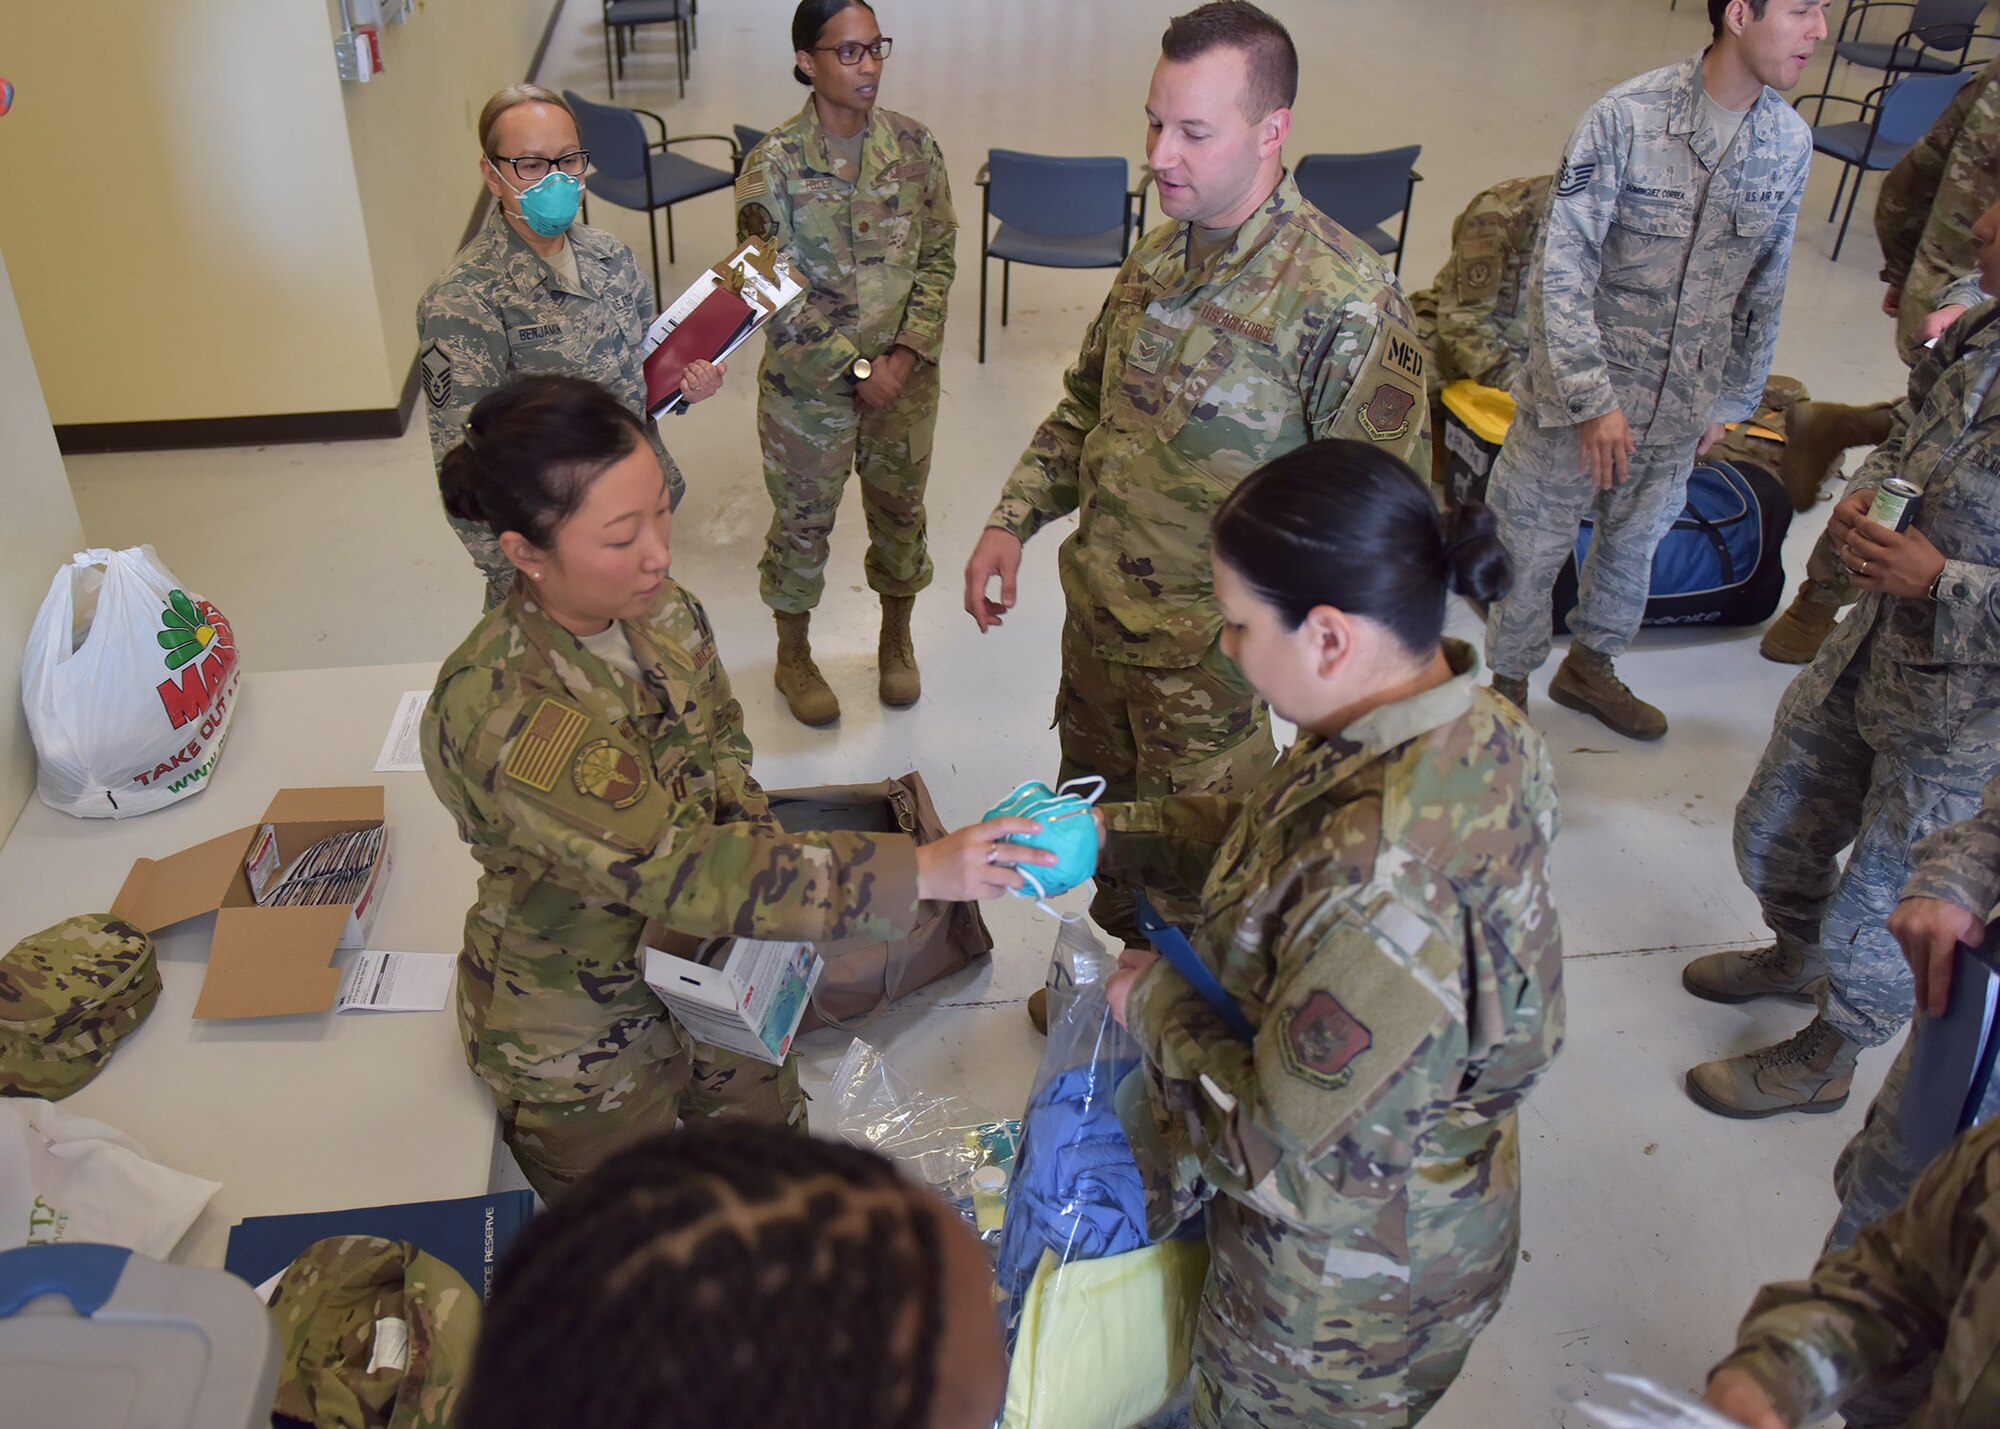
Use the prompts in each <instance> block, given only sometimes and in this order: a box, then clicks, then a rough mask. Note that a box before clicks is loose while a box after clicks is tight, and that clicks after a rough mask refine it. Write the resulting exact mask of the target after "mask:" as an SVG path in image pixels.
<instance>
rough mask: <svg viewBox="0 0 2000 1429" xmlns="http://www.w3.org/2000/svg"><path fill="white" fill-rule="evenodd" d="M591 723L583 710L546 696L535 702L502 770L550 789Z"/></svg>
mask: <svg viewBox="0 0 2000 1429" xmlns="http://www.w3.org/2000/svg"><path fill="white" fill-rule="evenodd" d="M589 725H590V721H589V720H588V719H587V718H585V716H584V713H583V711H581V710H578V709H572V708H571V707H570V706H568V705H566V704H564V703H563V702H562V701H561V700H558V699H555V698H553V697H549V698H544V699H543V701H542V702H541V703H540V704H539V705H537V706H535V713H534V715H533V717H531V718H530V719H529V720H528V727H527V728H526V729H524V730H522V731H521V734H520V737H519V738H517V739H516V740H515V741H514V747H513V749H511V750H509V751H508V754H507V762H506V763H505V764H504V765H502V766H501V770H502V772H503V773H505V774H506V776H507V777H508V778H509V779H512V780H513V781H514V782H515V783H517V784H525V785H527V786H528V787H529V788H530V789H534V790H538V791H539V792H541V793H544V794H546V793H548V792H549V791H550V790H551V789H553V788H555V787H556V776H557V775H559V774H561V773H562V771H563V768H564V766H565V765H566V764H567V763H568V762H569V757H570V754H571V753H572V752H574V750H575V749H576V746H577V741H578V740H580V739H582V738H583V732H584V730H585V729H587V728H588V727H589Z"/></svg>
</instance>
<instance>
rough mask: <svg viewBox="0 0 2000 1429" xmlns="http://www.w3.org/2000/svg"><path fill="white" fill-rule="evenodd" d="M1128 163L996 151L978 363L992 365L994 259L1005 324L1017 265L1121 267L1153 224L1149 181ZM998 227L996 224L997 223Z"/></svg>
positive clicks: (984, 244) (984, 186)
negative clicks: (990, 272)
mask: <svg viewBox="0 0 2000 1429" xmlns="http://www.w3.org/2000/svg"><path fill="white" fill-rule="evenodd" d="M1129 175H1130V167H1129V166H1128V165H1127V164H1126V162H1125V160H1123V159H1121V158H1090V159H1065V158H1056V157H1052V156H1049V155H1046V154H1023V153H1020V152H1018V151H1016V150H1013V149H994V150H991V151H989V152H988V154H987V156H986V164H985V167H983V168H981V169H980V171H979V187H980V190H981V195H980V206H979V360H980V361H981V362H984V361H985V360H986V284H987V264H988V260H990V259H994V258H998V259H999V260H1000V326H1002V327H1005V326H1007V304H1008V297H1009V295H1010V292H1011V289H1012V275H1013V265H1014V264H1016V263H1027V264H1031V265H1033V266H1035V267H1038V268H1116V267H1117V266H1118V265H1119V264H1121V263H1123V262H1124V261H1125V256H1126V255H1127V254H1128V253H1130V252H1131V251H1132V236H1133V234H1135V233H1137V232H1139V231H1141V230H1142V229H1144V228H1145V226H1146V194H1145V188H1144V186H1143V184H1142V185H1141V187H1140V188H1139V189H1138V190H1136V191H1135V190H1133V189H1131V188H1129V187H1128V186H1127V185H1128V179H1129ZM996 219H997V220H998V221H999V227H998V228H997V229H996V228H995V227H994V221H995V220H996Z"/></svg>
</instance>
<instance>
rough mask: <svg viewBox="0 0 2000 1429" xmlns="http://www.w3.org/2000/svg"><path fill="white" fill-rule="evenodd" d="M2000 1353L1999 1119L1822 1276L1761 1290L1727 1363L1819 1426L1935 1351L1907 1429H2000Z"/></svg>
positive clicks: (1825, 1263) (1838, 1255) (1962, 1145)
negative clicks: (1867, 1389) (1859, 1392)
mask: <svg viewBox="0 0 2000 1429" xmlns="http://www.w3.org/2000/svg"><path fill="white" fill-rule="evenodd" d="M1996 1347H2000V1124H1989V1125H1986V1126H1982V1127H1980V1128H1978V1129H1977V1130H1974V1131H1970V1132H1967V1133H1966V1134H1965V1135H1964V1136H1961V1137H1960V1138H1959V1139H1958V1141H1957V1142H1956V1143H1954V1144H1953V1146H1952V1148H1951V1150H1950V1151H1948V1152H1947V1153H1946V1154H1945V1155H1943V1156H1941V1157H1940V1158H1938V1160H1937V1162H1936V1163H1935V1164H1934V1165H1932V1166H1931V1168H1930V1169H1929V1170H1928V1171H1926V1172H1925V1173H1924V1175H1923V1177H1922V1179H1921V1180H1920V1181H1918V1182H1917V1184H1916V1187H1915V1189H1914V1190H1912V1192H1911V1193H1910V1196H1909V1199H1908V1200H1907V1201H1904V1202H1903V1203H1902V1204H1901V1205H1899V1206H1898V1207H1897V1208H1896V1209H1895V1210H1894V1211H1893V1212H1892V1213H1891V1214H1890V1215H1888V1216H1887V1217H1886V1218H1885V1219H1883V1220H1881V1221H1878V1222H1876V1223H1875V1224H1874V1225H1872V1226H1870V1227H1868V1228H1867V1229H1866V1230H1864V1231H1862V1232H1861V1234H1860V1237H1859V1238H1858V1239H1857V1240H1856V1241H1855V1243H1854V1244H1853V1245H1852V1246H1851V1247H1849V1248H1847V1249H1844V1250H1834V1251H1829V1252H1828V1253H1826V1254H1825V1255H1823V1256H1821V1257H1820V1260H1819V1264H1818V1265H1816V1266H1815V1267H1813V1273H1812V1276H1811V1278H1810V1279H1808V1280H1805V1281H1799V1282H1790V1283H1783V1284H1777V1285H1766V1286H1765V1287H1764V1288H1763V1289H1762V1290H1761V1291H1759V1292H1758V1295H1757V1298H1756V1300H1755V1301H1753V1302H1752V1303H1751V1306H1750V1313H1749V1314H1748V1315H1747V1316H1745V1317H1744V1320H1743V1324H1742V1327H1741V1328H1740V1329H1739V1330H1738V1331H1737V1343H1736V1351H1735V1353H1734V1354H1732V1355H1731V1356H1730V1357H1729V1358H1728V1359H1727V1360H1724V1361H1723V1365H1724V1366H1728V1367H1732V1368H1735V1369H1740V1370H1742V1371H1744V1372H1745V1373H1747V1374H1749V1375H1750V1376H1751V1377H1752V1378H1753V1379H1755V1380H1756V1381H1757V1382H1758V1383H1759V1384H1760V1385H1762V1386H1763V1388H1764V1391H1765V1393H1767V1394H1769V1395H1770V1396H1771V1401H1772V1403H1773V1404H1774V1405H1775V1406H1776V1408H1777V1410H1778V1412H1779V1414H1780V1415H1782V1416H1783V1417H1784V1419H1785V1421H1786V1422H1787V1423H1789V1424H1809V1423H1815V1422H1817V1421H1818V1420H1819V1419H1820V1418H1821V1417H1822V1416H1824V1415H1826V1414H1829V1413H1831V1412H1833V1411H1834V1410H1835V1409H1836V1408H1842V1407H1843V1406H1842V1403H1841V1401H1842V1400H1843V1399H1844V1398H1846V1397H1847V1396H1849V1395H1851V1394H1852V1393H1853V1392H1854V1391H1855V1390H1856V1389H1857V1388H1859V1387H1862V1386H1872V1385H1878V1384H1881V1383H1884V1382H1886V1381H1888V1380H1891V1379H1894V1378H1896V1377H1897V1376H1899V1375H1901V1374H1903V1373H1905V1372H1906V1371H1908V1370H1910V1369H1911V1368H1912V1367H1914V1366H1916V1365H1918V1364H1920V1363H1922V1362H1923V1361H1924V1360H1925V1359H1926V1358H1927V1357H1935V1358H1936V1360H1937V1369H1936V1373H1935V1376H1934V1379H1933V1380H1932V1382H1931V1383H1930V1384H1929V1385H1928V1386H1927V1388H1928V1390H1929V1393H1928V1396H1927V1398H1926V1399H1925V1400H1924V1402H1923V1404H1922V1406H1921V1407H1920V1408H1919V1409H1918V1410H1917V1412H1916V1415H1915V1417H1914V1418H1911V1419H1909V1420H1908V1421H1907V1425H1908V1429H1989V1426H1991V1425H1994V1424H2000V1353H1996ZM1721 1367H1722V1366H1718V1368H1721ZM1848 1422H1849V1423H1852V1422H1853V1420H1852V1419H1851V1418H1850V1419H1849V1421H1848Z"/></svg>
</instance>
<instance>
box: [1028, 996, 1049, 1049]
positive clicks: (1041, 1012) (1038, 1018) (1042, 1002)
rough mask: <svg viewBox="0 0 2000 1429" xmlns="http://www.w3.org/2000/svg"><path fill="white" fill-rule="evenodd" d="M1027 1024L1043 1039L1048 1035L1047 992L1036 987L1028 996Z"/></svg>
mask: <svg viewBox="0 0 2000 1429" xmlns="http://www.w3.org/2000/svg"><path fill="white" fill-rule="evenodd" d="M1028 1022H1029V1025H1031V1026H1032V1027H1033V1028H1034V1029H1035V1030H1036V1031H1037V1032H1039V1033H1041V1034H1042V1035H1043V1036H1044V1037H1046V1036H1048V1035H1049V990H1048V989H1047V988H1045V987H1038V988H1036V989H1035V990H1034V991H1033V992H1031V993H1029V994H1028Z"/></svg>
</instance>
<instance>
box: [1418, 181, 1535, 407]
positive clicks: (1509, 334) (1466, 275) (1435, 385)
mask: <svg viewBox="0 0 2000 1429" xmlns="http://www.w3.org/2000/svg"><path fill="white" fill-rule="evenodd" d="M1551 182H1552V180H1551V179H1550V177H1549V176H1548V175H1547V174H1543V175H1542V176H1541V177H1540V178H1533V179H1505V180H1503V181H1501V182H1500V183H1497V184H1495V185H1494V186H1493V187H1492V188H1490V189H1487V190H1486V191H1485V192H1484V193H1482V194H1479V195H1478V196H1477V197H1475V198H1474V199H1473V200H1472V202H1471V203H1469V204H1467V205H1466V206H1465V211H1464V212H1463V213H1461V214H1459V216H1458V217H1457V218H1455V219H1454V220H1452V225H1451V257H1449V258H1447V259H1446V260H1445V264H1444V267H1442V268H1440V269H1438V275H1437V281H1436V282H1435V283H1433V284H1432V285H1431V286H1430V287H1428V288H1426V289H1424V290H1423V291H1422V292H1421V293H1412V294H1411V295H1410V308H1411V311H1412V312H1414V313H1415V314H1416V319H1417V335H1418V336H1419V337H1421V338H1423V340H1424V343H1425V345H1426V346H1427V347H1429V348H1430V352H1431V359H1432V361H1431V372H1430V389H1431V390H1430V395H1431V400H1432V401H1433V402H1435V401H1436V400H1437V395H1438V393H1440V392H1442V391H1443V390H1444V389H1445V388H1446V387H1448V386H1449V385H1450V384H1452V383H1454V382H1458V381H1470V382H1477V383H1480V384H1482V385H1483V386H1487V387H1497V388H1498V389H1500V390H1501V391H1502V392H1505V391H1507V390H1509V389H1510V388H1511V387H1513V385H1514V379H1515V378H1516V377H1519V376H1520V375H1521V368H1522V366H1523V364H1525V363H1526V362H1527V360H1528V280H1529V278H1530V276H1531V275H1532V273H1533V271H1534V262H1535V254H1536V253H1538V252H1540V251H1541V246H1542V227H1543V222H1544V220H1545V218H1546V217H1547V214H1548V207H1549V185H1550V183H1551ZM1433 417H1435V413H1433Z"/></svg>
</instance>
